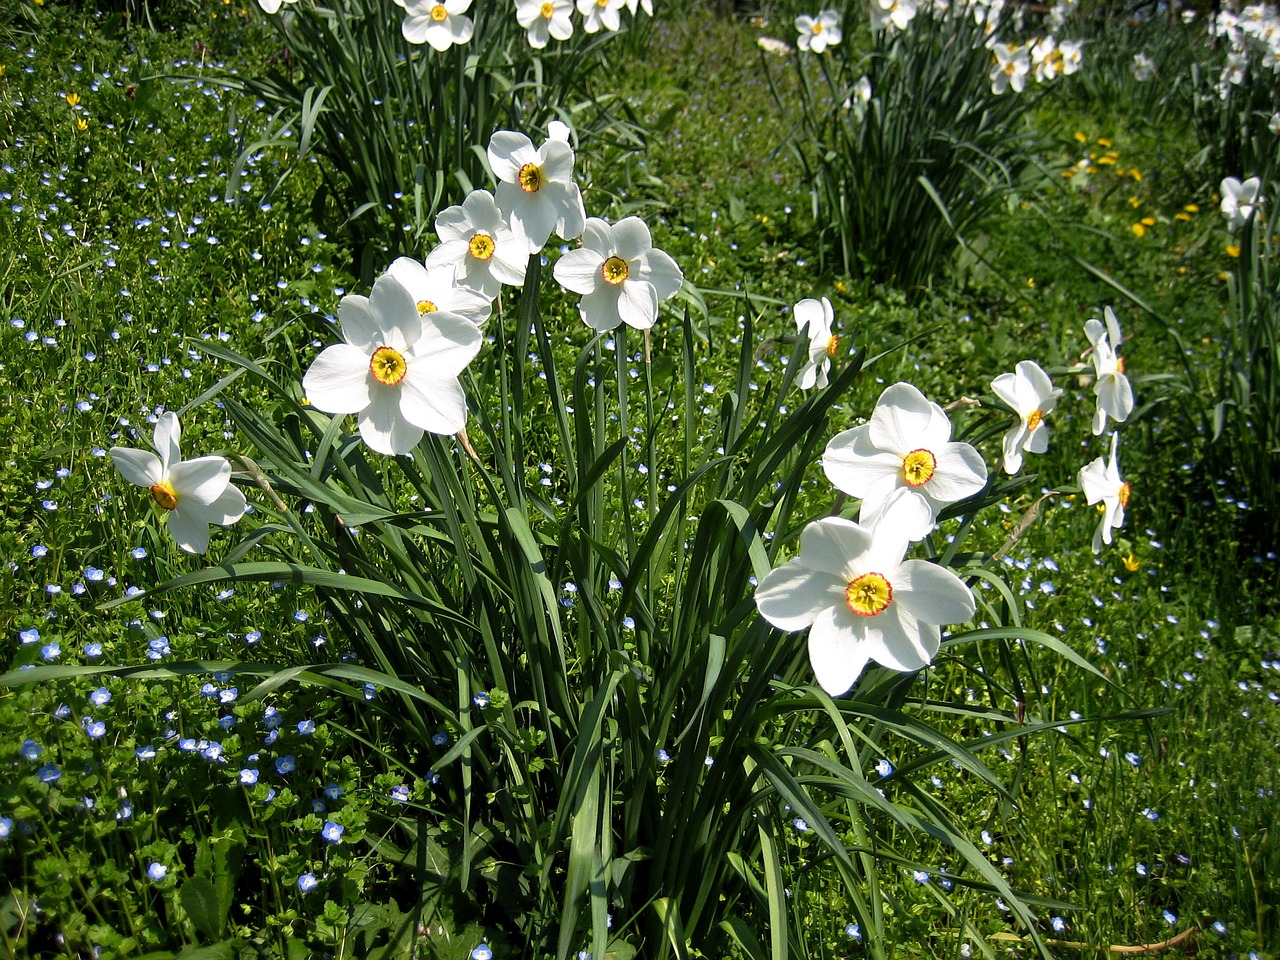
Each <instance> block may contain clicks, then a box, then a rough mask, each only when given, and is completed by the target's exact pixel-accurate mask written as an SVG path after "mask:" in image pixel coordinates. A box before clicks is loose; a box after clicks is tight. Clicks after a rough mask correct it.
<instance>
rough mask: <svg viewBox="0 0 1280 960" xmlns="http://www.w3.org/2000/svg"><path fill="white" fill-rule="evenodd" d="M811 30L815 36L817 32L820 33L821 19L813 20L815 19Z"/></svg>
mask: <svg viewBox="0 0 1280 960" xmlns="http://www.w3.org/2000/svg"><path fill="white" fill-rule="evenodd" d="M813 32H814V35H815V36H816V35H817V34H819V33H821V32H822V21H821V20H815V21H814V22H813Z"/></svg>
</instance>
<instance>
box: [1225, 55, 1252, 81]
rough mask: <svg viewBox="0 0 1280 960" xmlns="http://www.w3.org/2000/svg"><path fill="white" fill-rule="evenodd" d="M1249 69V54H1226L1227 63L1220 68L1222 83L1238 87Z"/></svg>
mask: <svg viewBox="0 0 1280 960" xmlns="http://www.w3.org/2000/svg"><path fill="white" fill-rule="evenodd" d="M1248 71H1249V55H1248V54H1246V53H1229V54H1227V65H1226V66H1225V67H1223V68H1222V82H1223V84H1230V85H1231V86H1233V87H1238V86H1240V84H1242V83H1244V78H1245V74H1247V73H1248Z"/></svg>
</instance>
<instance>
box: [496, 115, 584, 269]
mask: <svg viewBox="0 0 1280 960" xmlns="http://www.w3.org/2000/svg"><path fill="white" fill-rule="evenodd" d="M573 161H574V156H573V147H571V146H569V144H568V142H567V141H565V140H561V139H559V138H557V137H553V138H551V139H549V140H547V141H546V142H545V143H543V144H542V146H541V147H539V148H536V149H535V148H534V146H533V141H531V140H530V139H529V138H528V137H526V136H525V135H524V134H523V133H513V132H511V131H510V130H499V131H498V132H497V133H495V134H494V135H493V138H492V139H491V140H490V141H489V166H490V168H491V169H492V170H493V175H494V176H495V177H497V178H498V180H499V183H498V190H497V194H496V199H497V202H498V207H499V208H500V209H501V210H502V212H503V213H504V214H506V215H507V216H508V217H509V218H510V221H511V224H512V226H513V227H515V228H517V229H519V230H522V231H523V232H524V234H525V236H526V237H528V239H529V251H530V252H531V253H537V252H538V251H539V250H541V249H542V247H543V245H544V244H546V242H547V239H548V238H549V237H550V236H551V233H552V231H553V230H554V231H555V233H556V236H558V237H560V238H562V239H564V240H571V239H573V238H574V237H578V236H581V235H582V231H583V228H584V227H585V226H586V222H587V212H586V209H585V208H584V207H583V206H582V192H581V191H580V190H579V189H578V185H577V183H575V182H574V179H573Z"/></svg>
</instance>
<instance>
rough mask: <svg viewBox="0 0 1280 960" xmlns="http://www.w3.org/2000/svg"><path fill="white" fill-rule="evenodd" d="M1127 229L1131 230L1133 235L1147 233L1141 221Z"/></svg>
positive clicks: (1142, 235) (1144, 234) (1137, 235)
mask: <svg viewBox="0 0 1280 960" xmlns="http://www.w3.org/2000/svg"><path fill="white" fill-rule="evenodd" d="M1129 229H1130V230H1132V231H1133V235H1134V236H1135V237H1145V236H1146V235H1147V228H1146V227H1145V226H1143V225H1142V224H1141V223H1135V224H1134V225H1133V226H1132V227H1130V228H1129Z"/></svg>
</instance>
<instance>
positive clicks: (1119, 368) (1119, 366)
mask: <svg viewBox="0 0 1280 960" xmlns="http://www.w3.org/2000/svg"><path fill="white" fill-rule="evenodd" d="M1116 373H1124V357H1116Z"/></svg>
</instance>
